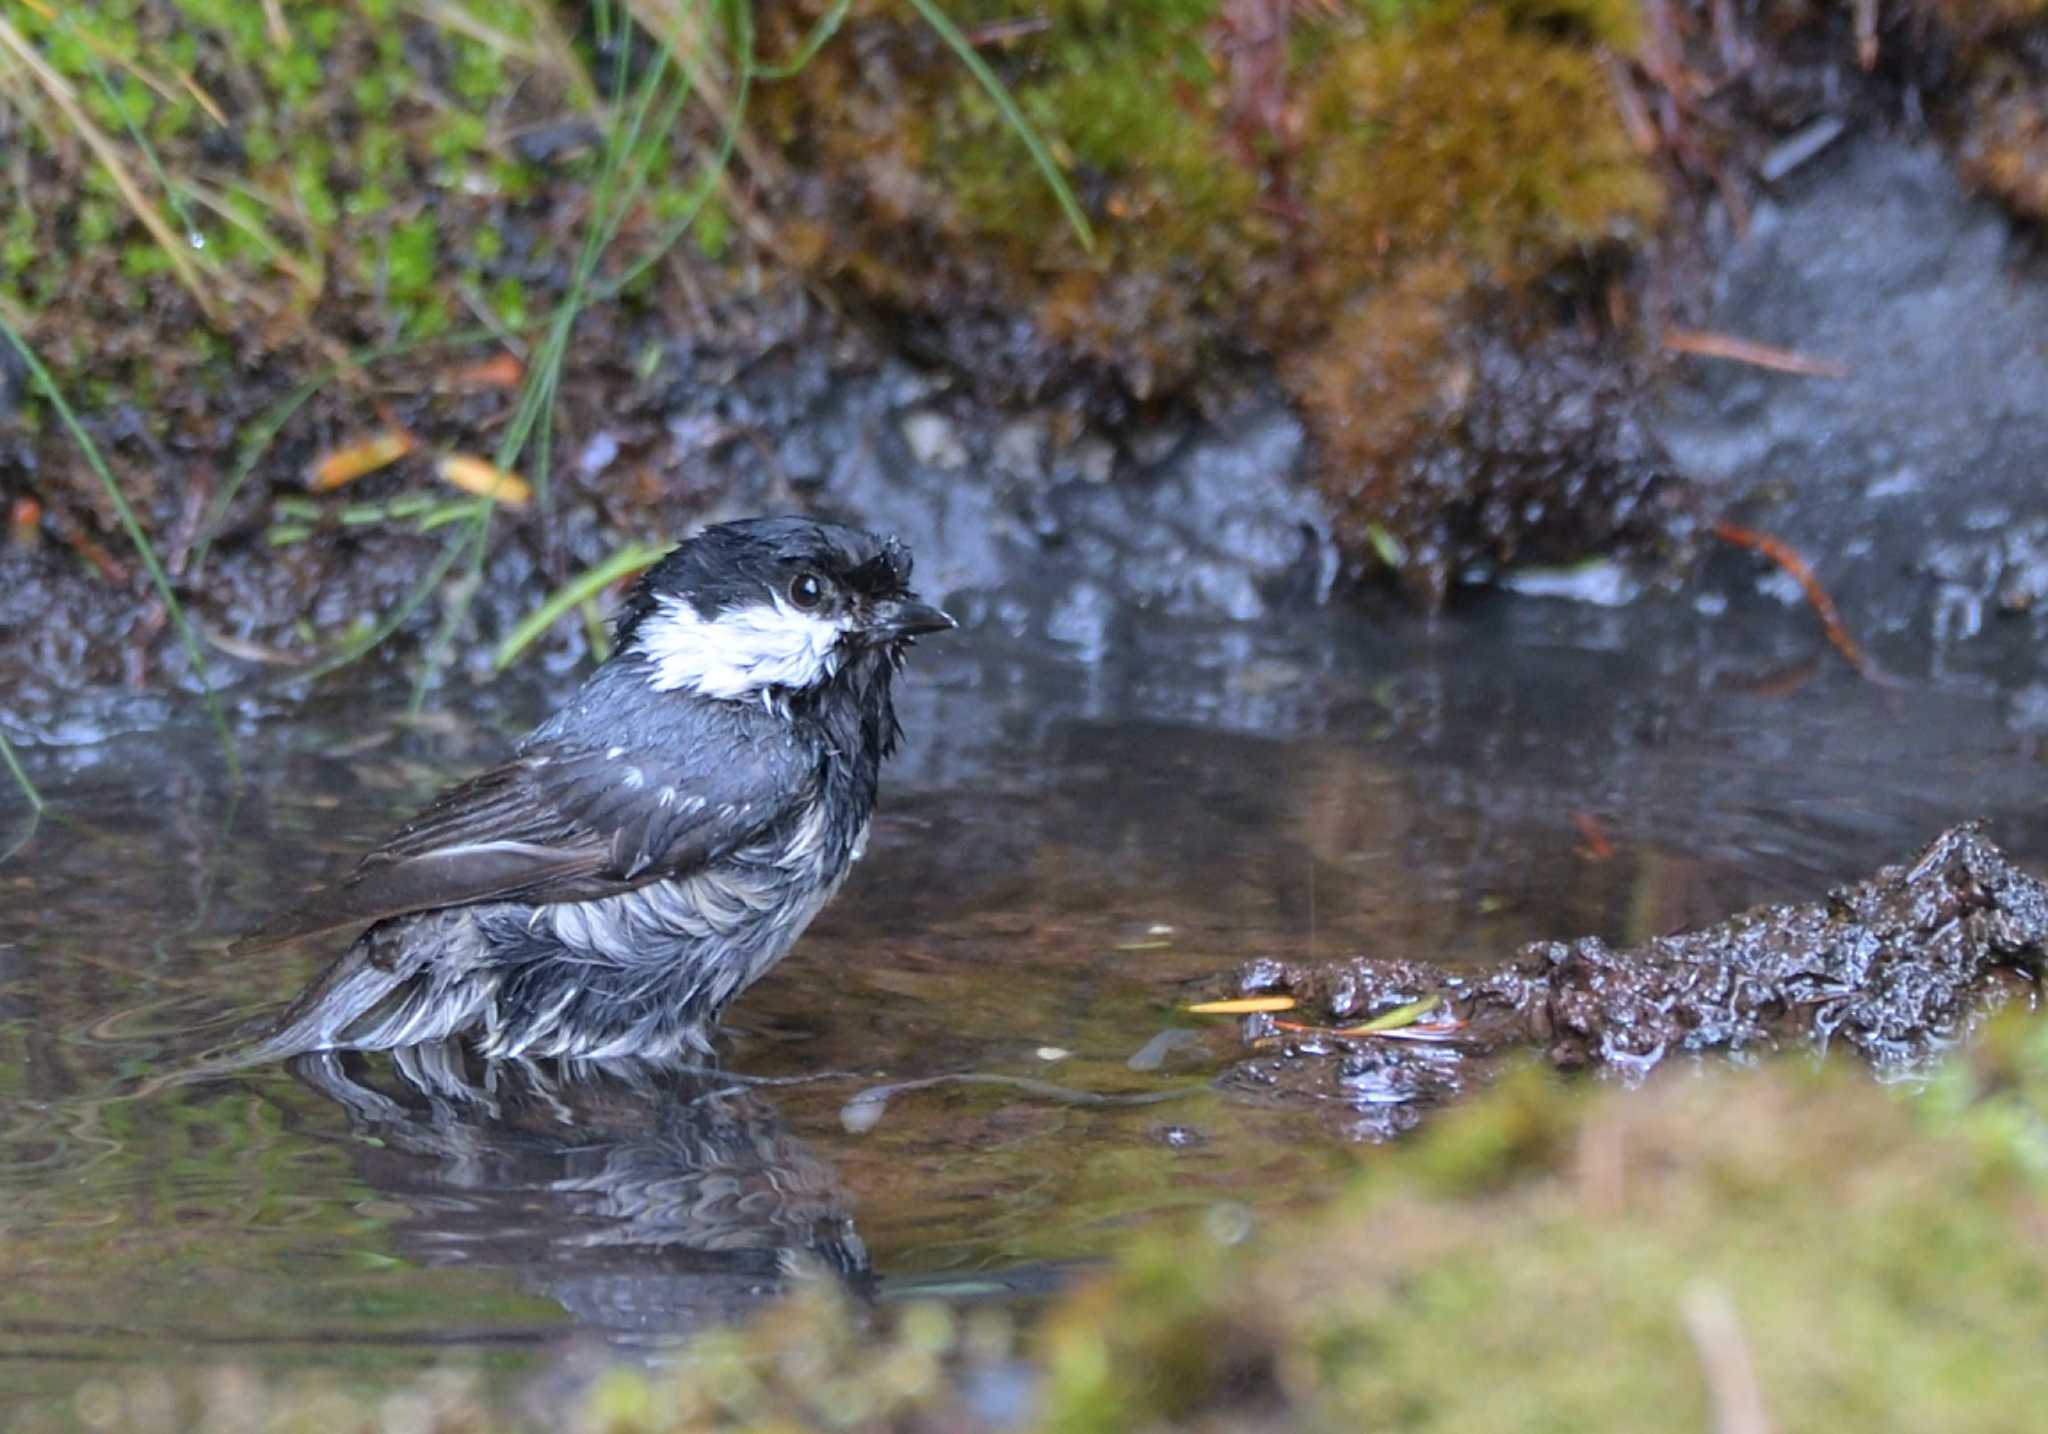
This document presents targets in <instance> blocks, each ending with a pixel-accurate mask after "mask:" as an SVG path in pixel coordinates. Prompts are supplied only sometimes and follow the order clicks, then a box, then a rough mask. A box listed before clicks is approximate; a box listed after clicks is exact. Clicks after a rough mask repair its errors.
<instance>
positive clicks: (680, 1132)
mask: <svg viewBox="0 0 2048 1434" xmlns="http://www.w3.org/2000/svg"><path fill="white" fill-rule="evenodd" d="M290 1068H291V1070H292V1073H293V1074H294V1075H295V1076H297V1077H298V1078H299V1079H300V1080H301V1081H303V1082H304V1083H305V1084H307V1085H308V1086H310V1087H312V1088H313V1089H314V1090H316V1091H318V1092H319V1093H320V1094H322V1095H324V1096H326V1097H327V1098H329V1099H330V1100H333V1101H334V1102H335V1103H336V1104H338V1105H340V1106H341V1107H342V1108H343V1109H344V1110H346V1111H347V1112H348V1117H349V1123H350V1126H351V1130H352V1134H353V1136H354V1138H353V1139H352V1140H351V1141H350V1142H349V1149H350V1153H351V1158H352V1159H353V1160H354V1162H355V1163H356V1165H357V1167H358V1168H359V1170H360V1172H361V1173H362V1175H363V1176H364V1177H365V1178H366V1179H367V1180H368V1181H369V1183H371V1184H372V1185H374V1186H376V1187H377V1188H378V1189H380V1190H382V1191H384V1192H386V1193H388V1194H389V1195H390V1196H391V1197H393V1198H394V1199H396V1200H397V1201H399V1202H401V1203H402V1204H404V1205H405V1206H406V1207H408V1209H409V1210H410V1211H411V1214H410V1216H409V1217H408V1218H406V1219H404V1220H402V1221H400V1222H399V1223H398V1224H397V1226H396V1227H395V1234H396V1236H397V1239H398V1241H399V1243H400V1247H401V1248H402V1249H403V1250H404V1251H405V1253H406V1254H407V1255H408V1256H409V1257H411V1258H415V1259H419V1260H422V1261H424V1262H427V1263H431V1264H440V1265H457V1264H460V1265H467V1266H471V1267H480V1268H487V1269H502V1270H507V1271H511V1272H515V1273H516V1274H518V1275H519V1276H520V1278H521V1279H522V1280H523V1281H524V1282H525V1283H526V1284H527V1285H528V1286H529V1287H531V1288H532V1289H533V1290H534V1291H535V1292H536V1293H539V1294H543V1295H546V1296H547V1297H549V1298H552V1299H554V1300H557V1301H559V1302H560V1303H561V1304H562V1306H563V1307H564V1308H566V1309H567V1310H568V1311H569V1313H570V1314H571V1315H572V1316H573V1317H574V1318H575V1319H576V1321H577V1322H578V1323H579V1324H582V1325H585V1326H587V1327H590V1328H592V1329H593V1330H595V1331H598V1332H601V1333H604V1334H605V1335H607V1336H608V1337H611V1338H614V1339H620V1340H624V1341H627V1342H633V1341H635V1340H637V1339H642V1338H656V1337H662V1336H670V1335H676V1334H684V1333H688V1332H690V1331H693V1330H696V1329H699V1328H703V1327H706V1326H710V1325H714V1324H724V1323H729V1322H731V1321H733V1320H735V1319H738V1318H740V1317H743V1316H744V1315H745V1314H747V1313H748V1312H749V1311H750V1310H752V1309H754V1308H755V1307H757V1306H758V1305H760V1304H761V1303H763V1302H765V1301H766V1300H768V1299H771V1298H773V1297H774V1296H776V1295H777V1294H780V1293H782V1292H784V1291H785V1290H787V1289H789V1288H790V1287H791V1286H792V1285H793V1284H794V1283H797V1282H800V1281H803V1280H807V1279H833V1280H837V1281H838V1282H840V1283H841V1284H842V1285H843V1286H844V1287H845V1288H847V1289H848V1290H850V1291H851V1292H853V1293H854V1294H855V1295H856V1296H858V1297H861V1298H866V1297H868V1296H869V1295H871V1294H872V1291H873V1284H874V1277H873V1274H872V1272H871V1270H870V1269H869V1266H868V1258H867V1251H866V1250H865V1249H864V1248H863V1246H862V1244H861V1240H860V1236H859V1235H858V1234H857V1233H855V1231H854V1228H853V1218H852V1215H851V1213H850V1212H849V1209H848V1202H847V1198H846V1193H845V1191H844V1190H843V1189H842V1188H841V1187H840V1184H839V1180H838V1177H837V1175H836V1174H835V1172H834V1171H833V1170H832V1168H831V1167H830V1166H828V1165H826V1164H825V1163H824V1162H823V1161H821V1160H819V1159H818V1157H817V1156H816V1155H814V1154H813V1153H812V1152H811V1151H810V1150H809V1149H808V1148H807V1147H806V1146H805V1145H804V1144H803V1143H802V1142H801V1141H799V1140H796V1139H794V1138H793V1137H791V1136H790V1135H789V1134H788V1133H787V1132H786V1131H785V1130H784V1129H783V1128H782V1123H781V1120H780V1117H779V1116H778V1114H777V1111H776V1109H775V1106H774V1105H773V1104H772V1103H771V1102H770V1101H769V1100H768V1099H767V1098H766V1097H765V1096H764V1095H763V1094H761V1093H760V1091H758V1090H757V1089H754V1088H750V1087H748V1086H746V1085H743V1084H740V1083H737V1082H735V1081H734V1080H733V1079H732V1077H731V1076H729V1075H727V1074H725V1073H722V1072H720V1071H719V1070H717V1069H716V1068H713V1067H708V1066H705V1065H702V1064H690V1065H667V1064H657V1063H649V1062H641V1061H602V1062H598V1061H569V1062H527V1061H484V1060H482V1059H480V1058H478V1057H477V1056H475V1055H474V1054H472V1053H469V1052H466V1051H465V1050H464V1049H463V1048H462V1047H461V1045H460V1044H459V1043H456V1042H447V1043H438V1044H432V1045H424V1046H410V1047H404V1048H401V1049H398V1050H395V1051H391V1052H388V1053H386V1054H385V1055H383V1056H365V1055H361V1054H355V1053H342V1052H322V1053H319V1054H313V1055H305V1056H300V1057H297V1058H296V1059H294V1060H293V1061H292V1062H291V1067H290Z"/></svg>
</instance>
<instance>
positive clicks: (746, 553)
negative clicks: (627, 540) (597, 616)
mask: <svg viewBox="0 0 2048 1434" xmlns="http://www.w3.org/2000/svg"><path fill="white" fill-rule="evenodd" d="M952 626H954V623H953V619H952V618H950V617H948V616H946V614H945V613H943V612H940V611H939V610H938V609H937V608H935V607H932V606H930V605H929V604H927V603H925V602H924V601H923V600H921V599H920V598H919V597H918V596H917V594H916V593H914V592H912V591H911V590H910V553H909V550H908V549H906V548H905V547H904V546H903V545H902V544H901V543H899V542H897V541H896V540H895V539H894V538H878V537H876V536H875V535H874V534H872V533H867V532H862V531H861V530H860V529H858V528H847V527H841V526H840V525H838V524H836V523H820V522H815V521H813V520H811V519H809V518H749V519H745V520H743V521H740V522H736V523H720V524H718V525H717V526H716V527H711V528H706V529H705V530H704V531H703V532H701V533H699V534H697V536H696V537H694V538H691V539H690V540H689V541H687V542H685V543H684V544H682V546H680V547H678V548H677V549H676V550H675V551H674V552H672V553H670V554H669V555H668V556H667V557H665V558H663V559H662V560H661V561H660V562H659V563H656V564H655V565H654V566H653V567H652V568H650V569H649V570H648V571H647V574H646V576H645V577H643V578H642V579H641V580H640V583H639V585H638V586H637V587H636V588H635V589H634V590H633V594H632V596H631V597H630V598H628V599H627V600H626V606H625V609H624V611H622V612H621V614H620V615H619V625H618V641H617V643H616V644H615V646H616V648H617V650H618V651H619V652H620V653H621V654H622V655H625V656H629V657H637V658H638V659H639V660H641V661H643V662H645V663H646V664H647V666H648V668H649V670H650V672H651V674H652V676H651V682H652V685H653V686H654V687H655V688H656V689H657V690H659V691H664V692H671V691H684V692H690V693H694V694H696V695H698V696H702V697H715V698H723V699H729V700H744V699H751V698H758V697H762V696H764V695H768V696H772V695H773V694H774V693H777V692H783V693H802V692H806V691H810V690H814V689H819V688H823V687H824V686H825V685H826V684H828V683H830V682H831V681H832V680H833V679H834V678H836V677H838V676H839V675H840V674H841V673H842V672H846V671H848V670H849V669H850V668H852V667H853V666H855V665H864V664H862V663H861V659H863V658H865V657H879V658H881V659H882V660H883V661H884V663H885V665H886V664H889V663H894V662H896V661H898V660H900V658H901V656H902V653H903V650H904V649H905V648H906V647H908V646H909V644H910V642H911V640H912V639H914V638H915V637H917V635H918V634H920V633H927V632H940V631H943V630H945V629H946V628H949V627H952Z"/></svg>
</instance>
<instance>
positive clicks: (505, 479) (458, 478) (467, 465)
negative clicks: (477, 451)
mask: <svg viewBox="0 0 2048 1434" xmlns="http://www.w3.org/2000/svg"><path fill="white" fill-rule="evenodd" d="M437 471H438V472H439V473H440V475H441V481H442V482H444V483H451V484H453V485H454V486H455V487H457V488H460V489H461V490H462V491H463V492H465V493H474V494H476V496H477V497H479V498H489V499H490V500H491V501H492V502H494V503H503V504H505V505H506V506H507V507H511V508H524V507H525V506H526V504H527V502H528V500H529V499H530V498H532V496H533V490H532V489H530V488H528V487H527V486H526V480H525V479H524V478H521V477H519V476H518V475H517V474H513V473H507V472H506V471H505V470H504V469H502V468H500V467H499V466H498V465H497V464H495V463H492V462H490V461H489V460H488V459H483V458H478V457H475V456H474V455H472V454H468V453H451V454H449V455H448V456H447V457H446V458H443V459H442V460H441V462H440V464H439V465H438V469H437Z"/></svg>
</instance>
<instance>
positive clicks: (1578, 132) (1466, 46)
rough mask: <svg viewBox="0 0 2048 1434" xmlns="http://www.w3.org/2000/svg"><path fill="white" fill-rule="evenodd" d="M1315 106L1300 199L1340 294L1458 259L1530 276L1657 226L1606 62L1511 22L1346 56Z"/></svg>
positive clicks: (1498, 272)
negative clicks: (1588, 248) (1578, 252)
mask: <svg viewBox="0 0 2048 1434" xmlns="http://www.w3.org/2000/svg"><path fill="white" fill-rule="evenodd" d="M1305 103H1306V108H1307V112H1308V116H1309V119H1308V135H1309V139H1308V142H1307V143H1305V145H1304V149H1303V157H1302V164H1301V176H1302V177H1301V187H1302V196H1303V201H1304V204H1305V207H1306V210H1307V214H1308V216H1309V225H1310V227H1311V229H1312V231H1313V233H1314V235H1315V240H1314V244H1315V248H1316V250H1317V252H1318V254H1319V255H1320V256H1321V263H1322V266H1323V267H1324V269H1325V270H1326V271H1327V272H1326V277H1325V287H1327V288H1329V289H1330V290H1331V291H1332V292H1333V294H1334V295H1336V296H1342V295H1344V294H1345V293H1347V292H1350V291H1351V290H1353V289H1354V288H1355V287H1356V285H1357V283H1358V281H1359V280H1360V279H1361V278H1366V277H1370V276H1372V275H1374V274H1375V273H1376V272H1384V269H1383V267H1382V266H1385V265H1393V266H1399V265H1401V264H1404V263H1408V262H1415V261H1424V262H1426V261H1430V260H1441V259H1444V258H1455V259H1457V260H1459V261H1461V262H1463V263H1466V264H1468V265H1471V266H1474V267H1476V268H1479V269H1483V270H1485V271H1488V272H1490V273H1491V274H1492V275H1494V276H1497V277H1506V278H1510V279H1514V278H1525V277H1528V276H1530V275H1533V274H1535V273H1539V272H1541V271H1542V270H1543V269H1545V268H1547V267H1549V266H1551V265H1553V264H1555V263H1556V262H1557V261H1558V260H1559V258H1560V257H1561V256H1563V255H1566V254H1569V253H1570V252H1572V250H1573V249H1575V248H1576V247H1578V246H1580V245H1584V244H1588V243H1592V242H1595V241H1598V240H1602V239H1607V238H1614V237H1619V236H1626V235H1628V234H1630V233H1632V232H1640V231H1641V230H1642V228H1643V226H1645V225H1647V224H1648V223H1649V222H1650V221H1652V220H1654V219H1655V217H1656V215H1657V211H1658V207H1659V200H1660V188H1659V185H1658V183H1657V181H1656V180H1655V178H1654V177H1653V176H1652V175H1651V173H1650V172H1649V171H1648V170H1647V169H1645V168H1644V166H1643V164H1642V162H1641V160H1640V159H1639V158H1638V157H1637V156H1636V155H1635V154H1634V152H1633V151H1632V150H1631V149H1630V147H1629V144H1628V141H1627V137H1626V136H1625V134H1624V133H1623V131H1622V128H1621V125H1620V124H1619V122H1618V121H1617V119H1616V116H1615V112H1614V102H1613V97H1612V94H1611V92H1610V90H1609V88H1608V84H1607V80H1606V77H1605V76H1604V75H1603V74H1602V73H1601V71H1600V68H1599V64H1598V59H1597V56H1596V55H1595V54H1594V53H1593V52H1592V51H1590V50H1588V49H1586V48H1583V47H1581V46H1578V45H1570V44H1561V43H1559V42H1558V41H1557V40H1556V39H1555V38H1553V37H1551V36H1549V35H1546V34H1544V33H1543V32H1541V31H1539V30H1532V29H1525V28H1521V27H1520V26H1518V25H1517V24H1515V23H1514V20H1513V17H1512V16H1511V15H1510V14H1508V13H1504V12H1503V11H1501V10H1497V9H1491V8H1484V7H1481V8H1474V9H1472V10H1470V11H1468V12H1466V13H1463V14H1459V15H1456V16H1449V15H1446V16H1443V17H1442V18H1438V19H1435V20H1433V21H1431V22H1430V23H1428V24H1425V25H1416V26H1404V27H1401V28H1399V29H1397V30H1396V31H1394V32H1393V33H1391V34H1389V35H1386V36H1385V37H1382V38H1379V39H1375V40H1372V41H1368V42H1363V43H1359V44H1354V45H1348V46H1344V47H1342V48H1341V49H1339V50H1337V51H1336V52H1334V53H1333V54H1331V55H1330V56H1329V58H1328V60H1327V62H1326V63H1325V64H1324V65H1323V66H1322V69H1321V73H1320V75H1319V76H1318V77H1317V79H1316V80H1315V82H1314V83H1313V85H1312V87H1311V88H1310V89H1309V91H1308V93H1307V97H1306V101H1305Z"/></svg>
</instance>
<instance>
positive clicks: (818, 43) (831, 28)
mask: <svg viewBox="0 0 2048 1434" xmlns="http://www.w3.org/2000/svg"><path fill="white" fill-rule="evenodd" d="M852 9H853V0H838V3H837V4H835V5H834V6H833V7H832V8H831V9H830V10H827V11H826V12H825V13H824V14H823V15H822V16H820V17H819V19H818V23H817V24H815V25H813V26H812V27H811V33H810V34H808V35H806V36H804V41H803V43H802V44H801V45H798V46H797V47H796V53H795V54H794V55H792V56H790V57H789V58H788V59H787V60H784V61H783V62H782V63H781V64H779V65H759V66H754V67H751V69H752V73H753V74H754V75H755V76H757V77H758V78H760V79H764V80H787V79H791V78H793V77H794V76H796V75H799V74H802V73H803V69H804V66H806V65H808V64H809V63H810V62H811V61H812V60H815V59H816V58H817V57H818V51H820V50H822V49H824V48H825V45H826V43H827V42H828V41H830V40H831V38H832V37H833V36H834V35H836V34H838V33H839V27H840V26H841V25H843V24H845V23H846V15H847V12H848V11H850V10H852Z"/></svg>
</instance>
